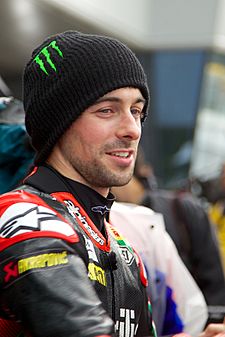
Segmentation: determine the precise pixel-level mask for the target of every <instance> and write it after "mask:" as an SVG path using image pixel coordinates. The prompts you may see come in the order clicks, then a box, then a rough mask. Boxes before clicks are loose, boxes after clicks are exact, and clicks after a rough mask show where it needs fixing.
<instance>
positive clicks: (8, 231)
mask: <svg viewBox="0 0 225 337" xmlns="http://www.w3.org/2000/svg"><path fill="white" fill-rule="evenodd" d="M56 219H57V217H56V215H55V213H50V212H48V211H47V212H46V211H41V210H40V209H39V207H38V206H35V207H32V208H30V209H28V210H27V211H25V212H24V213H21V214H18V215H17V216H15V217H12V218H11V219H9V220H8V221H6V222H5V223H4V224H3V225H2V226H1V227H0V235H1V236H2V237H5V238H10V237H12V236H14V235H15V234H19V233H22V232H27V231H40V230H41V222H43V221H49V220H56ZM57 220H58V219H57Z"/></svg>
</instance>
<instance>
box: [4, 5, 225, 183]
mask: <svg viewBox="0 0 225 337" xmlns="http://www.w3.org/2000/svg"><path fill="white" fill-rule="evenodd" d="M68 29H76V30H81V31H83V32H89V33H99V34H107V35H111V36H114V37H117V38H119V39H120V40H122V41H124V42H125V43H126V44H128V45H129V46H130V47H131V48H132V49H133V50H134V51H135V53H136V55H137V56H138V58H139V59H140V61H141V63H142V64H143V66H144V68H145V70H146V73H147V75H148V79H149V86H150V91H151V106H150V118H148V120H147V122H146V123H145V125H144V130H143V137H142V145H143V149H144V152H145V155H146V159H147V161H148V162H149V163H151V165H152V166H153V168H154V172H155V175H156V177H157V180H158V184H159V186H160V187H164V188H176V187H180V186H182V185H185V184H187V183H188V182H189V181H201V188H202V186H204V184H205V188H206V187H207V186H206V183H207V184H208V182H209V181H216V179H217V178H218V176H219V174H220V170H221V167H222V165H223V163H224V162H225V0H189V1H186V0H169V1H168V0H122V1H121V0H107V1H103V0H82V1H81V0H80V1H78V0H63V1H59V0H1V1H0V48H1V49H0V51H1V52H0V88H3V87H4V83H6V84H7V86H8V88H9V89H10V91H11V94H12V95H14V96H15V97H16V98H18V99H22V73H23V68H24V65H25V63H26V61H27V60H28V59H29V58H30V55H31V51H32V50H33V48H34V47H35V46H36V45H37V44H39V43H40V42H41V41H42V40H43V38H45V37H46V36H47V35H50V34H53V33H56V32H60V31H64V30H68ZM2 81H4V82H2ZM3 90H5V92H6V91H7V88H5V89H3ZM193 186H195V185H194V184H193ZM198 187H199V185H198V184H196V189H197V188H198Z"/></svg>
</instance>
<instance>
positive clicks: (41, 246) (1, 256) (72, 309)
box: [0, 165, 155, 337]
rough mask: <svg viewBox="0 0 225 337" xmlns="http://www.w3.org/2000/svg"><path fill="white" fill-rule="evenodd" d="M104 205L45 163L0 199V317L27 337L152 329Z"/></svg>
mask: <svg viewBox="0 0 225 337" xmlns="http://www.w3.org/2000/svg"><path fill="white" fill-rule="evenodd" d="M112 203H113V195H112V194H110V193H109V196H108V198H104V197H103V196H101V195H99V194H98V193H97V192H95V191H94V190H92V189H91V188H89V187H88V186H85V185H82V184H80V183H78V182H75V181H72V180H70V179H68V178H66V177H63V176H62V175H60V174H59V173H58V172H57V171H55V170H54V169H53V168H51V167H49V166H47V165H45V166H40V167H38V168H37V167H36V168H35V169H34V171H33V172H32V174H31V175H30V176H29V177H28V178H26V179H25V185H23V186H21V187H19V188H18V189H17V190H14V191H12V192H9V193H6V194H4V195H2V196H1V197H0V282H1V283H0V290H1V296H0V315H1V317H2V321H1V322H3V323H5V322H6V323H7V324H8V323H12V324H11V327H12V329H13V328H14V326H15V324H18V331H20V329H21V328H22V329H23V331H24V336H32V337H94V336H99V337H100V336H120V337H122V336H124V337H133V336H150V335H154V334H155V329H154V324H153V322H152V317H151V305H150V303H149V301H148V298H147V296H146V285H147V279H146V277H145V273H144V268H143V265H142V262H141V260H140V258H139V257H138V255H137V254H136V253H135V252H134V250H133V249H132V248H131V247H130V246H129V244H128V243H127V242H126V241H125V240H124V238H122V237H121V236H120V234H119V233H118V232H117V230H116V229H115V227H113V226H112V225H110V224H109V223H108V222H107V221H106V218H107V216H108V212H109V210H110V207H111V205H112ZM3 319H4V320H3ZM15 322H16V323H15ZM2 326H3V324H2ZM8 326H9V327H10V324H8ZM20 327H21V328H20ZM8 331H10V330H8ZM7 336H8V337H11V335H10V334H8V335H7ZM12 336H13V334H12ZM14 336H15V335H14Z"/></svg>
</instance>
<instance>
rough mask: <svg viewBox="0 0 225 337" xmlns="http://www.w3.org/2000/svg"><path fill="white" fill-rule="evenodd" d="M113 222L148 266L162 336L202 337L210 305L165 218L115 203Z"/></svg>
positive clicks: (154, 213)
mask: <svg viewBox="0 0 225 337" xmlns="http://www.w3.org/2000/svg"><path fill="white" fill-rule="evenodd" d="M117 189H119V190H120V189H121V188H120V187H114V188H113V189H112V190H113V193H114V194H115V195H116V191H117ZM110 221H111V222H112V223H113V224H115V226H116V228H117V229H118V230H119V231H120V232H121V233H122V234H123V235H124V236H125V237H126V238H127V239H128V240H129V242H130V243H131V245H132V246H133V247H134V248H135V250H136V251H137V252H138V254H139V255H140V256H141V258H142V261H143V263H144V265H145V269H146V273H147V276H148V279H149V284H148V287H147V291H148V293H149V296H150V298H151V303H152V314H153V319H154V322H155V325H156V328H157V333H158V335H160V336H171V335H173V334H177V333H181V332H186V333H188V334H191V335H192V336H198V334H199V333H200V332H201V331H202V329H203V328H204V326H205V324H206V321H207V318H208V311H207V305H206V302H205V299H204V297H203V294H202V292H201V291H200V289H199V287H198V286H197V285H196V282H195V281H194V279H193V277H192V276H191V274H190V273H189V271H188V270H187V268H186V267H185V265H184V263H183V262H182V260H181V258H180V256H179V254H178V252H177V249H176V247H175V245H174V243H173V241H172V239H171V237H170V236H169V234H168V233H167V232H166V230H165V224H164V221H163V216H162V214H159V213H156V212H154V211H153V210H151V209H150V208H148V207H144V206H140V205H137V204H132V203H124V202H114V203H113V206H112V208H111V211H110Z"/></svg>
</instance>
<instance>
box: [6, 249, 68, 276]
mask: <svg viewBox="0 0 225 337" xmlns="http://www.w3.org/2000/svg"><path fill="white" fill-rule="evenodd" d="M68 262H69V261H68V256H67V252H66V251H64V252H60V253H49V254H40V255H34V256H30V257H27V258H24V259H20V260H18V261H16V262H15V261H10V262H9V263H7V264H5V266H4V267H3V271H4V272H5V277H4V281H5V282H6V283H7V282H9V281H11V278H13V279H15V278H17V277H18V276H20V275H21V274H23V273H25V272H27V271H30V270H34V269H43V268H50V267H56V266H60V265H65V264H68Z"/></svg>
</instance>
